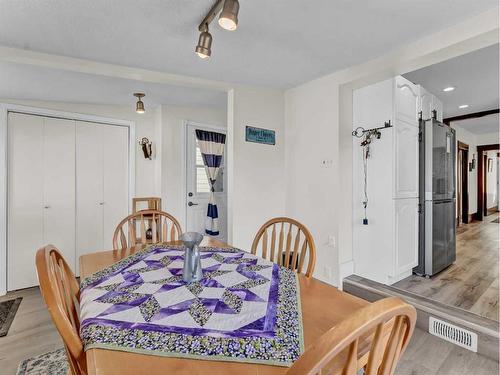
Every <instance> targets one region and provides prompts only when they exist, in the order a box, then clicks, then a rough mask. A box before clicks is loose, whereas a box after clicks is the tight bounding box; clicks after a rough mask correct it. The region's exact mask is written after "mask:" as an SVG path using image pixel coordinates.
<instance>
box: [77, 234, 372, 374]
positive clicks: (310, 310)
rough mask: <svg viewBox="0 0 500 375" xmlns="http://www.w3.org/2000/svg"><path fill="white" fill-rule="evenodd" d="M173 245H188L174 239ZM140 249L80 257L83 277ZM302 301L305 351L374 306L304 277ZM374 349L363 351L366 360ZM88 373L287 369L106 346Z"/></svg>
mask: <svg viewBox="0 0 500 375" xmlns="http://www.w3.org/2000/svg"><path fill="white" fill-rule="evenodd" d="M166 244H167V245H182V242H180V241H172V242H168V243H166ZM200 246H207V247H218V248H229V247H232V246H231V245H229V244H226V243H224V242H221V241H219V240H216V239H213V238H211V237H207V236H205V238H204V239H203V241H202V243H201V245H200ZM145 247H146V245H138V246H134V247H131V248H127V249H120V250H108V251H99V252H94V253H88V254H85V255H82V256H80V277H81V279H82V280H83V279H85V278H86V277H88V276H90V275H92V274H94V273H96V272H98V271H101V270H102V269H104V268H106V267H108V266H110V265H113V264H114V263H116V262H119V261H120V260H122V259H124V258H126V257H128V256H130V255H133V254H134V253H136V252H138V251H141V250H142V249H144V248H145ZM298 281H299V285H300V303H301V309H302V322H303V332H304V345H305V350H306V351H307V348H308V347H310V346H311V345H312V343H314V342H315V341H316V340H317V339H319V338H320V336H321V335H323V334H324V333H326V332H327V331H328V330H330V329H332V328H334V327H335V326H336V325H338V324H339V322H341V321H342V320H344V319H346V318H348V317H349V316H351V315H352V314H353V313H355V312H356V311H358V310H359V309H361V308H363V307H365V306H367V305H368V304H369V302H367V301H365V300H362V299H360V298H357V297H355V296H353V295H350V294H347V293H345V292H342V291H341V290H339V289H338V288H336V287H334V286H332V285H329V284H327V283H325V282H322V281H319V280H317V279H315V278H313V277H306V276H305V275H302V274H299V275H298ZM367 351H368V350H365V351H364V352H362V351H360V353H359V354H358V356H363V355H364V356H365V357H366V353H367ZM86 358H87V370H88V374H89V375H93V374H99V375H104V374H116V375H127V374H134V375H136V374H147V375H160V374H161V375H165V374H176V375H184V374H186V375H187V374H189V375H229V374H237V375H278V374H285V373H286V371H287V370H288V368H287V367H281V366H272V365H266V364H259V363H246V362H227V361H214V360H200V359H190V358H176V357H165V356H157V355H148V354H142V353H133V352H125V351H119V350H110V349H102V348H90V349H88V350H87V351H86Z"/></svg>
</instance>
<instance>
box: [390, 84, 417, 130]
mask: <svg viewBox="0 0 500 375" xmlns="http://www.w3.org/2000/svg"><path fill="white" fill-rule="evenodd" d="M395 86H396V87H395V93H394V96H395V106H396V108H395V113H396V120H403V121H406V122H408V123H409V124H411V125H413V126H418V107H419V92H418V91H419V90H418V86H417V85H414V84H413V83H411V82H410V81H408V80H407V79H406V78H403V77H401V76H398V77H396V78H395Z"/></svg>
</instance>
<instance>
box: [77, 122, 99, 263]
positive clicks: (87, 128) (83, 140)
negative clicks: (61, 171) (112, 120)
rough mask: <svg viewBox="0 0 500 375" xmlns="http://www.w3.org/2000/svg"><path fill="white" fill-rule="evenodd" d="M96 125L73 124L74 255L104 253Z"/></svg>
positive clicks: (87, 123)
mask: <svg viewBox="0 0 500 375" xmlns="http://www.w3.org/2000/svg"><path fill="white" fill-rule="evenodd" d="M102 128H103V126H102V125H100V124H95V123H91V122H83V121H77V122H76V170H77V174H76V212H77V214H76V215H77V217H76V255H77V257H79V256H80V255H83V254H86V253H91V252H94V251H99V250H104V243H103V241H104V237H103V231H102V226H103V207H102V206H103V154H102V148H103V139H102V136H103V134H102Z"/></svg>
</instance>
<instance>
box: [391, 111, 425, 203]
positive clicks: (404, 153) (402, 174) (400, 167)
mask: <svg viewBox="0 0 500 375" xmlns="http://www.w3.org/2000/svg"><path fill="white" fill-rule="evenodd" d="M394 124H395V126H394V128H395V129H394V138H395V139H394V156H395V157H394V163H395V168H394V183H395V186H394V198H396V199H397V198H418V145H419V142H418V137H419V129H418V128H417V127H415V126H412V125H409V124H408V123H406V122H403V121H400V120H396V121H395V123H394Z"/></svg>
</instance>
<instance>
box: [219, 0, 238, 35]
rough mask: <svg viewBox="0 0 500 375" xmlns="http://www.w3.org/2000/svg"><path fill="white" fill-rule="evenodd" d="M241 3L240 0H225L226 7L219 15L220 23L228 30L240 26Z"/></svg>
mask: <svg viewBox="0 0 500 375" xmlns="http://www.w3.org/2000/svg"><path fill="white" fill-rule="evenodd" d="M239 10H240V3H239V2H238V0H225V1H224V7H223V8H222V12H221V13H220V16H219V25H220V26H221V27H222V28H223V29H226V30H229V31H233V30H236V28H237V27H238V12H239Z"/></svg>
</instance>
